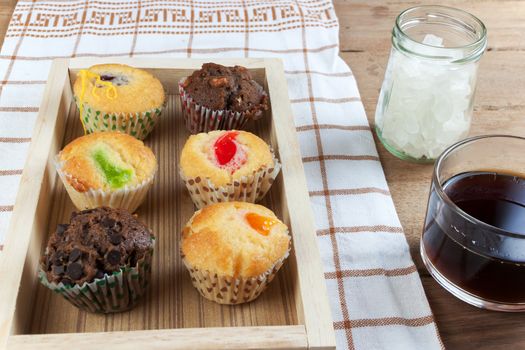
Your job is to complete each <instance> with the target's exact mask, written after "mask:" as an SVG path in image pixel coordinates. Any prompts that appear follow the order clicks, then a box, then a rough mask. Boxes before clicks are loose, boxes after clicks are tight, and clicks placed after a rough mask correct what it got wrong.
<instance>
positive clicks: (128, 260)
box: [40, 207, 154, 312]
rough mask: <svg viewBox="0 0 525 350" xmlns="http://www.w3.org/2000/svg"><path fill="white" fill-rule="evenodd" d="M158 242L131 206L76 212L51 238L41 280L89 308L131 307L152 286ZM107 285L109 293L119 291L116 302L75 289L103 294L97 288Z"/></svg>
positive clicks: (43, 262)
mask: <svg viewBox="0 0 525 350" xmlns="http://www.w3.org/2000/svg"><path fill="white" fill-rule="evenodd" d="M153 246H154V236H153V234H152V232H151V231H150V230H149V229H148V228H147V227H146V226H145V225H144V224H143V223H142V222H140V221H139V220H138V219H137V218H136V217H135V216H133V215H132V214H130V213H129V212H128V211H127V210H125V209H113V208H108V207H100V208H95V209H88V210H84V211H79V212H73V214H72V215H71V220H70V223H69V224H60V225H58V227H57V229H56V231H55V232H54V233H53V234H52V235H51V237H50V239H49V241H48V244H47V248H46V251H45V254H44V256H43V257H42V259H41V265H40V267H41V276H40V277H41V281H42V283H43V284H44V285H46V286H47V287H49V288H51V289H58V291H59V292H63V293H64V294H63V296H64V297H65V298H66V299H68V300H69V301H71V302H72V303H73V304H75V305H76V306H79V307H81V308H83V309H88V310H89V311H98V312H113V311H121V310H124V309H128V308H129V307H130V306H132V305H133V304H134V301H135V299H137V298H138V297H139V296H140V295H141V294H142V293H143V288H144V287H145V284H147V282H145V281H146V277H147V272H149V261H150V259H151V255H152V253H153ZM121 276H122V277H121ZM133 276H135V277H133ZM134 279H135V280H136V281H137V282H136V283H133V280H134ZM141 283H142V285H141ZM86 284H87V285H88V287H89V288H85V286H86ZM103 286H105V288H107V289H108V292H107V293H109V294H111V292H112V291H113V292H115V293H116V295H117V302H116V303H115V299H112V298H111V296H109V297H107V296H106V295H104V296H106V298H105V299H108V298H109V300H106V301H104V298H102V297H101V296H100V295H98V296H97V297H94V299H93V300H90V301H89V303H88V302H86V300H84V299H83V298H82V297H81V296H80V295H76V294H75V292H72V291H71V290H72V289H75V288H77V289H82V292H83V293H84V294H85V293H86V292H93V293H97V292H96V289H97V288H102V287H103ZM68 292H70V293H68ZM86 304H88V305H86ZM91 304H92V305H91ZM90 306H91V307H90Z"/></svg>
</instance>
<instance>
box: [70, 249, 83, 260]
mask: <svg viewBox="0 0 525 350" xmlns="http://www.w3.org/2000/svg"><path fill="white" fill-rule="evenodd" d="M81 256H82V252H81V251H80V249H77V248H74V249H73V250H72V251H71V253H69V261H71V262H75V261H77V260H78V259H79V258H80V257H81Z"/></svg>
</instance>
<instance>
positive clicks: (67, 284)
mask: <svg viewBox="0 0 525 350" xmlns="http://www.w3.org/2000/svg"><path fill="white" fill-rule="evenodd" d="M60 282H62V283H63V284H64V285H65V286H71V285H73V282H71V280H70V279H69V278H67V277H65V278H62V281H60Z"/></svg>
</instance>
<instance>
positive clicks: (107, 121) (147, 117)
mask: <svg viewBox="0 0 525 350" xmlns="http://www.w3.org/2000/svg"><path fill="white" fill-rule="evenodd" d="M73 91H74V95H75V101H76V103H77V106H78V109H79V111H80V120H81V122H82V126H83V127H84V132H85V133H86V134H88V133H93V132H96V131H120V132H123V133H126V134H129V135H131V136H134V137H136V138H138V139H139V140H143V139H144V138H145V137H146V136H147V135H148V134H149V133H150V132H151V130H152V129H153V127H154V126H155V124H156V123H157V121H158V119H159V117H160V115H161V112H162V109H163V106H164V102H165V98H166V97H165V94H164V89H163V87H162V84H161V83H160V81H159V80H158V79H157V78H155V77H154V76H153V75H151V74H150V73H148V72H146V71H144V70H142V69H137V68H133V67H130V66H126V65H123V64H99V65H95V66H92V67H90V68H89V69H83V70H81V71H80V72H79V73H78V77H77V79H76V80H75V84H74V85H73Z"/></svg>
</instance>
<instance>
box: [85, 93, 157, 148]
mask: <svg viewBox="0 0 525 350" xmlns="http://www.w3.org/2000/svg"><path fill="white" fill-rule="evenodd" d="M75 101H76V103H77V106H78V108H79V110H80V106H79V103H78V101H77V100H76V98H75ZM163 109H164V106H159V107H157V108H152V109H150V110H148V111H145V112H136V113H104V112H101V111H98V110H96V109H95V108H93V107H91V106H90V105H88V104H87V103H85V102H84V108H83V114H82V116H81V118H82V122H83V123H84V126H85V128H86V132H87V133H88V134H91V133H93V132H98V131H120V132H122V133H125V134H128V135H131V136H133V137H135V138H137V139H139V140H144V139H145V138H146V136H148V134H149V133H150V132H151V131H152V130H153V128H154V127H155V125H156V124H157V122H158V120H159V117H160V115H161V114H162V110H163Z"/></svg>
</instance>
